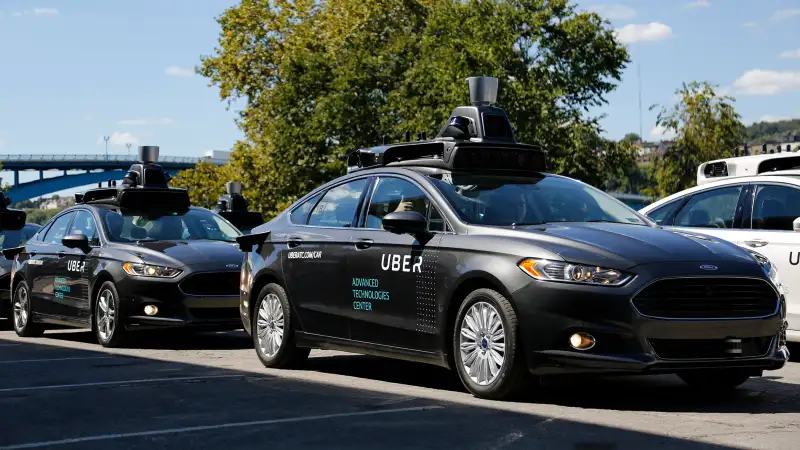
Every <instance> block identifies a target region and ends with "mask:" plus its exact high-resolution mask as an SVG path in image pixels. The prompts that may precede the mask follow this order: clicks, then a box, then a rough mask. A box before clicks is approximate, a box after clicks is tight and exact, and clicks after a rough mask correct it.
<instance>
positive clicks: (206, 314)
mask: <svg viewBox="0 0 800 450" xmlns="http://www.w3.org/2000/svg"><path fill="white" fill-rule="evenodd" d="M189 314H191V315H192V317H194V318H195V319H199V320H225V319H238V318H239V308H189Z"/></svg>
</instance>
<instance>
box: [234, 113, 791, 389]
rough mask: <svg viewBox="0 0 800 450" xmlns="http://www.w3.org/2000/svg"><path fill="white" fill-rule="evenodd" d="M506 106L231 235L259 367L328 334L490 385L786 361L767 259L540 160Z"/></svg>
mask: <svg viewBox="0 0 800 450" xmlns="http://www.w3.org/2000/svg"><path fill="white" fill-rule="evenodd" d="M492 115H493V116H494V117H491V118H489V116H492ZM504 120H505V117H504V116H503V115H502V110H499V109H497V108H493V107H488V106H477V107H462V108H459V109H457V110H456V114H454V115H453V117H451V119H450V121H449V122H448V126H447V127H445V129H443V130H442V132H441V133H440V134H439V136H437V137H436V138H435V139H433V140H429V141H420V142H406V143H400V144H395V145H384V146H380V147H375V148H370V149H363V150H361V151H359V152H357V153H355V154H354V155H352V157H351V159H350V162H351V170H350V172H349V173H348V174H347V175H345V176H343V177H341V178H338V179H336V180H333V181H331V182H329V183H327V184H325V185H323V186H321V187H319V188H317V189H315V190H314V191H312V192H310V193H308V194H307V195H305V196H303V197H302V198H301V199H300V200H298V201H297V202H296V203H295V204H294V205H292V206H291V207H290V208H288V209H287V210H286V211H284V212H283V213H281V214H279V215H278V216H277V217H275V218H273V219H272V220H271V221H269V222H268V223H266V224H264V225H261V226H259V227H256V228H255V229H254V230H253V231H252V234H250V235H247V236H242V237H240V238H238V239H237V240H238V241H239V244H240V247H241V249H242V250H243V251H245V252H248V253H247V258H246V260H245V263H244V267H243V274H242V279H243V282H242V293H241V303H240V308H241V317H242V323H243V325H244V327H245V329H246V330H247V331H248V332H249V333H251V335H252V337H253V340H254V343H255V347H256V353H257V355H258V357H259V358H260V359H261V361H262V362H263V364H264V365H265V366H267V367H292V366H297V365H300V364H302V362H303V361H304V360H305V359H306V357H307V356H308V354H309V349H310V348H330V349H339V350H344V351H352V352H357V353H368V354H374V355H383V356H388V357H394V358H403V359H408V360H413V361H422V362H428V363H432V364H438V365H441V366H444V367H448V368H452V369H455V370H456V371H457V372H458V374H459V376H460V377H461V380H462V382H463V383H464V385H465V386H466V388H467V389H468V390H469V391H471V392H472V393H473V394H474V395H476V396H479V397H486V398H504V397H507V396H510V395H512V394H514V393H516V392H518V391H519V390H520V389H523V388H525V387H526V386H533V385H535V383H536V381H537V380H538V379H539V378H540V377H541V376H545V375H558V374H565V373H598V374H599V373H604V374H617V373H640V374H645V373H677V374H678V375H680V376H681V377H682V378H683V380H685V381H686V382H687V383H689V384H691V385H696V386H702V387H705V388H732V387H735V386H738V385H740V384H742V383H744V382H745V381H746V380H747V379H748V378H749V377H751V376H760V375H761V374H762V372H763V371H764V370H776V369H779V368H781V367H782V366H783V365H784V364H785V362H786V361H787V360H788V356H789V355H788V351H787V350H786V347H785V329H784V327H785V314H786V312H785V303H784V298H783V295H782V293H781V292H782V288H781V286H780V285H779V281H778V280H779V279H778V277H777V276H776V274H775V271H774V268H773V267H772V266H771V264H770V262H769V261H768V260H766V259H765V258H763V257H762V256H760V255H757V254H751V253H750V252H748V251H746V250H744V249H742V248H740V247H739V246H737V245H735V244H732V243H729V242H727V241H722V240H719V239H716V238H713V237H710V236H704V235H699V234H688V233H680V232H673V231H667V230H664V229H662V228H661V227H658V226H656V225H655V224H654V223H652V222H651V221H649V220H648V219H646V218H645V217H643V216H641V215H640V214H638V213H637V212H635V211H633V210H632V209H630V208H629V207H627V206H625V205H624V204H623V203H621V202H619V201H618V200H616V199H614V198H612V197H610V196H609V195H607V194H605V193H603V192H601V191H599V190H597V189H595V188H593V187H591V186H589V185H587V184H584V183H582V182H580V181H577V180H574V179H570V178H566V177H562V176H557V175H552V174H548V173H546V172H545V154H544V152H542V151H541V150H540V149H538V148H536V147H533V146H528V145H524V144H518V143H516V142H514V141H513V139H509V136H513V134H512V130H511V128H510V125H507V122H505V123H504V122H503V121H504ZM476 123H477V124H483V126H484V128H483V130H481V128H477V131H475V128H473V127H474V124H476ZM470 124H472V125H470ZM492 126H495V127H496V128H495V130H494V131H495V132H494V134H493V135H492V133H491V131H492V129H491V127H492ZM504 126H507V128H505V129H503V130H500V132H497V128H498V127H499V128H502V127H504ZM493 136H494V137H493Z"/></svg>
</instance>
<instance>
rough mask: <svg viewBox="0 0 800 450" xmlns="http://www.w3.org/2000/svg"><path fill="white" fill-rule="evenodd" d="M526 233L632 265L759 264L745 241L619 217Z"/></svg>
mask: <svg viewBox="0 0 800 450" xmlns="http://www.w3.org/2000/svg"><path fill="white" fill-rule="evenodd" d="M506 230H509V231H512V232H513V233H514V234H515V235H517V236H518V237H520V238H523V239H526V240H529V241H534V242H532V243H534V244H535V245H536V246H538V247H542V248H544V249H547V250H549V251H551V252H554V253H556V254H558V255H559V256H561V257H562V258H564V259H565V260H567V261H570V262H575V263H583V264H593V265H603V264H605V265H606V266H608V267H613V268H616V269H621V270H624V269H627V268H630V267H633V266H637V265H640V264H651V263H660V262H698V263H701V264H702V263H719V262H734V261H735V262H739V263H748V264H750V263H752V264H757V263H756V262H755V260H754V259H753V258H752V257H751V256H750V255H749V254H748V253H747V251H746V250H744V249H742V248H741V247H739V246H737V245H735V244H733V243H730V242H728V241H725V240H722V239H719V238H716V237H714V236H709V235H705V234H701V233H689V232H687V231H681V230H666V229H663V228H660V227H650V226H642V225H628V224H618V223H559V224H547V225H535V226H534V225H532V226H522V227H516V228H514V229H513V230H512V229H511V228H510V227H508V228H506Z"/></svg>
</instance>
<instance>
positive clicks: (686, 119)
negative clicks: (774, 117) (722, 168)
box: [648, 81, 744, 197]
mask: <svg viewBox="0 0 800 450" xmlns="http://www.w3.org/2000/svg"><path fill="white" fill-rule="evenodd" d="M715 87H716V86H714V85H710V84H709V83H708V82H696V81H695V82H691V83H689V84H686V83H684V84H683V86H682V87H681V88H680V89H678V90H677V91H675V93H676V94H677V95H679V96H680V100H679V101H678V103H677V104H675V105H674V106H672V107H671V108H663V107H662V108H661V111H660V112H659V114H658V117H657V119H656V125H657V126H661V127H664V128H665V129H666V130H667V131H672V132H674V133H675V134H676V138H675V140H674V146H673V147H671V148H670V149H668V150H667V151H666V152H665V153H664V155H663V156H661V157H659V158H656V160H655V161H654V166H653V168H654V173H655V180H656V184H655V186H654V187H653V188H652V189H650V191H649V192H648V193H649V194H650V195H656V196H659V197H662V196H666V195H670V194H672V193H674V192H678V191H681V190H683V189H686V188H689V187H691V186H694V185H695V183H696V181H697V167H698V166H699V165H700V164H701V163H703V162H705V161H709V160H712V159H718V158H726V157H729V156H733V150H734V149H735V148H736V146H737V145H739V144H740V143H741V142H742V139H743V138H744V125H742V122H741V121H740V119H741V116H739V114H737V113H736V111H735V109H734V107H733V102H735V99H734V98H732V97H729V96H720V95H718V94H717V93H716V92H715V91H714V88H715ZM656 107H657V105H653V106H651V107H650V109H651V110H652V109H654V108H656Z"/></svg>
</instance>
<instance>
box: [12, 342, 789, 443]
mask: <svg viewBox="0 0 800 450" xmlns="http://www.w3.org/2000/svg"><path fill="white" fill-rule="evenodd" d="M793 350H795V352H797V351H798V350H797V349H793ZM765 375H766V376H765V377H763V378H760V379H755V380H751V381H749V382H747V383H746V384H745V385H744V386H743V387H742V388H740V390H739V391H738V392H737V393H736V394H734V395H732V396H728V397H713V396H708V395H702V394H700V393H698V392H695V391H691V390H689V389H688V388H686V387H684V385H683V384H682V383H681V382H680V381H679V380H678V379H677V378H676V377H671V376H663V377H625V378H610V379H560V380H558V381H557V382H553V383H552V384H551V385H550V386H548V388H547V389H546V391H545V392H544V393H543V394H541V395H540V396H538V397H536V398H533V399H531V400H530V401H526V402H518V403H503V402H489V401H483V400H478V399H475V398H473V397H472V396H471V395H469V394H467V393H466V392H465V391H464V390H463V388H462V387H461V385H460V383H459V381H458V379H457V377H456V376H455V374H453V373H450V372H448V371H446V370H444V369H440V368H437V367H432V366H426V365H421V364H414V363H407V362H398V361H392V360H385V359H380V358H374V357H368V356H358V355H348V354H343V353H338V352H330V351H314V352H312V358H311V359H310V360H309V364H308V365H307V367H306V368H305V369H304V370H297V371H275V370H267V369H265V368H263V366H261V364H260V363H259V362H258V359H257V358H256V356H255V354H254V353H253V350H252V348H251V342H250V340H249V338H248V337H247V335H245V334H244V333H241V332H239V333H224V334H221V333H220V334H217V333H211V334H190V335H187V334H162V333H159V334H157V335H147V336H144V335H143V336H141V337H139V338H138V339H137V340H136V341H135V342H134V344H133V346H132V348H126V349H119V350H107V349H103V348H102V347H100V346H99V345H97V344H94V343H92V341H91V335H90V333H88V332H83V331H49V332H47V333H46V334H45V337H43V338H38V339H22V338H18V337H17V336H16V335H15V334H14V333H13V332H12V331H3V332H0V423H2V426H0V450H2V449H12V448H58V449H61V448H63V449H77V448H81V449H100V448H103V449H115V448H133V449H139V448H141V449H145V448H146V449H153V448H159V449H160V448H170V449H173V448H174V449H187V448H191V449H220V448H226V449H239V448H259V449H264V448H270V449H322V448H324V449H332V448H370V449H372V448H381V449H400V448H403V449H405V448H413V449H426V448H431V449H437V450H442V449H446V448H458V449H487V450H488V449H548V450H549V449H576V450H617V449H645V448H687V449H696V448H697V449H699V448H713V449H731V448H763V449H794V448H797V447H798V445H800V444H798V440H800V364H797V363H790V364H789V365H787V367H785V368H784V369H782V370H780V371H777V372H771V373H766V374H765Z"/></svg>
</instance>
